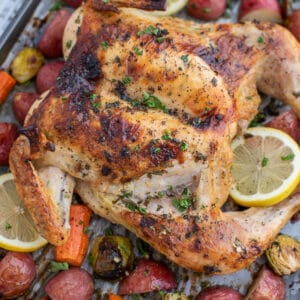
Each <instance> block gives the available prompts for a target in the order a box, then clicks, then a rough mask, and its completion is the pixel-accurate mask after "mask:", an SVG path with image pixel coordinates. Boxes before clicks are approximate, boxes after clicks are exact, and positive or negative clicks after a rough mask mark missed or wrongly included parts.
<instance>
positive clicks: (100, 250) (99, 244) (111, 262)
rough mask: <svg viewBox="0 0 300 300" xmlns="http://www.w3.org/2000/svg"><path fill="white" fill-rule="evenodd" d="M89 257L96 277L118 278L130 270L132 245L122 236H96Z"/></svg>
mask: <svg viewBox="0 0 300 300" xmlns="http://www.w3.org/2000/svg"><path fill="white" fill-rule="evenodd" d="M90 257H91V260H90V261H91V264H92V266H93V269H94V272H95V273H96V274H97V275H99V276H101V277H104V278H111V279H113V278H118V277H121V276H123V275H124V274H125V271H126V270H128V269H131V268H132V264H133V251H132V244H131V242H130V240H129V239H128V238H126V237H123V236H98V237H97V238H96V239H95V240H94V242H93V245H92V250H91V256H90Z"/></svg>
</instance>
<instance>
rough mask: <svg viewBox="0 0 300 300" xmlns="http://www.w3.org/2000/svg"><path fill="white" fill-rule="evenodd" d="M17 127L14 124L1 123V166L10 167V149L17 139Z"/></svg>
mask: <svg viewBox="0 0 300 300" xmlns="http://www.w3.org/2000/svg"><path fill="white" fill-rule="evenodd" d="M17 136H18V134H17V127H16V125H14V124H12V123H6V122H2V123H0V166H5V165H8V157H9V152H10V148H11V146H12V144H13V142H14V141H15V139H16V138H17Z"/></svg>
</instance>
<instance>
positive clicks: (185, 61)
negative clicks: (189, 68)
mask: <svg viewBox="0 0 300 300" xmlns="http://www.w3.org/2000/svg"><path fill="white" fill-rule="evenodd" d="M180 58H181V60H182V61H183V62H184V63H187V62H188V61H189V56H188V55H181V57H180Z"/></svg>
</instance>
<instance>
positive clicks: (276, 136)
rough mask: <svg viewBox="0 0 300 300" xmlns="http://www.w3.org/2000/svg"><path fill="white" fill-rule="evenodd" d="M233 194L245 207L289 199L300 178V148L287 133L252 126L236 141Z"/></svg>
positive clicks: (232, 171)
mask: <svg viewBox="0 0 300 300" xmlns="http://www.w3.org/2000/svg"><path fill="white" fill-rule="evenodd" d="M232 150H233V153H234V162H233V165H232V168H231V175H232V177H233V180H234V182H233V185H232V187H231V191H230V196H231V197H232V198H233V199H234V200H235V202H237V203H238V204H240V205H242V206H247V207H248V206H249V207H250V206H269V205H273V204H276V203H278V202H280V201H282V200H284V199H285V198H287V197H288V196H289V195H290V194H291V193H292V192H293V190H294V189H295V188H296V186H297V185H298V183H299V181H300V150H299V146H298V144H297V143H296V142H295V141H294V140H293V139H292V138H291V137H290V136H289V135H287V134H286V133H284V132H282V131H280V130H277V129H273V128H265V127H256V128H250V129H248V130H247V132H246V133H245V134H244V135H242V136H240V137H237V138H236V139H234V141H233V142H232Z"/></svg>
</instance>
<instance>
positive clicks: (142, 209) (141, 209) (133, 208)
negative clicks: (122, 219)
mask: <svg viewBox="0 0 300 300" xmlns="http://www.w3.org/2000/svg"><path fill="white" fill-rule="evenodd" d="M125 206H126V208H128V209H129V210H131V211H138V212H140V213H141V214H145V213H146V212H147V210H146V208H145V207H140V206H137V205H136V204H134V203H132V202H127V203H126V204H125Z"/></svg>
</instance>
